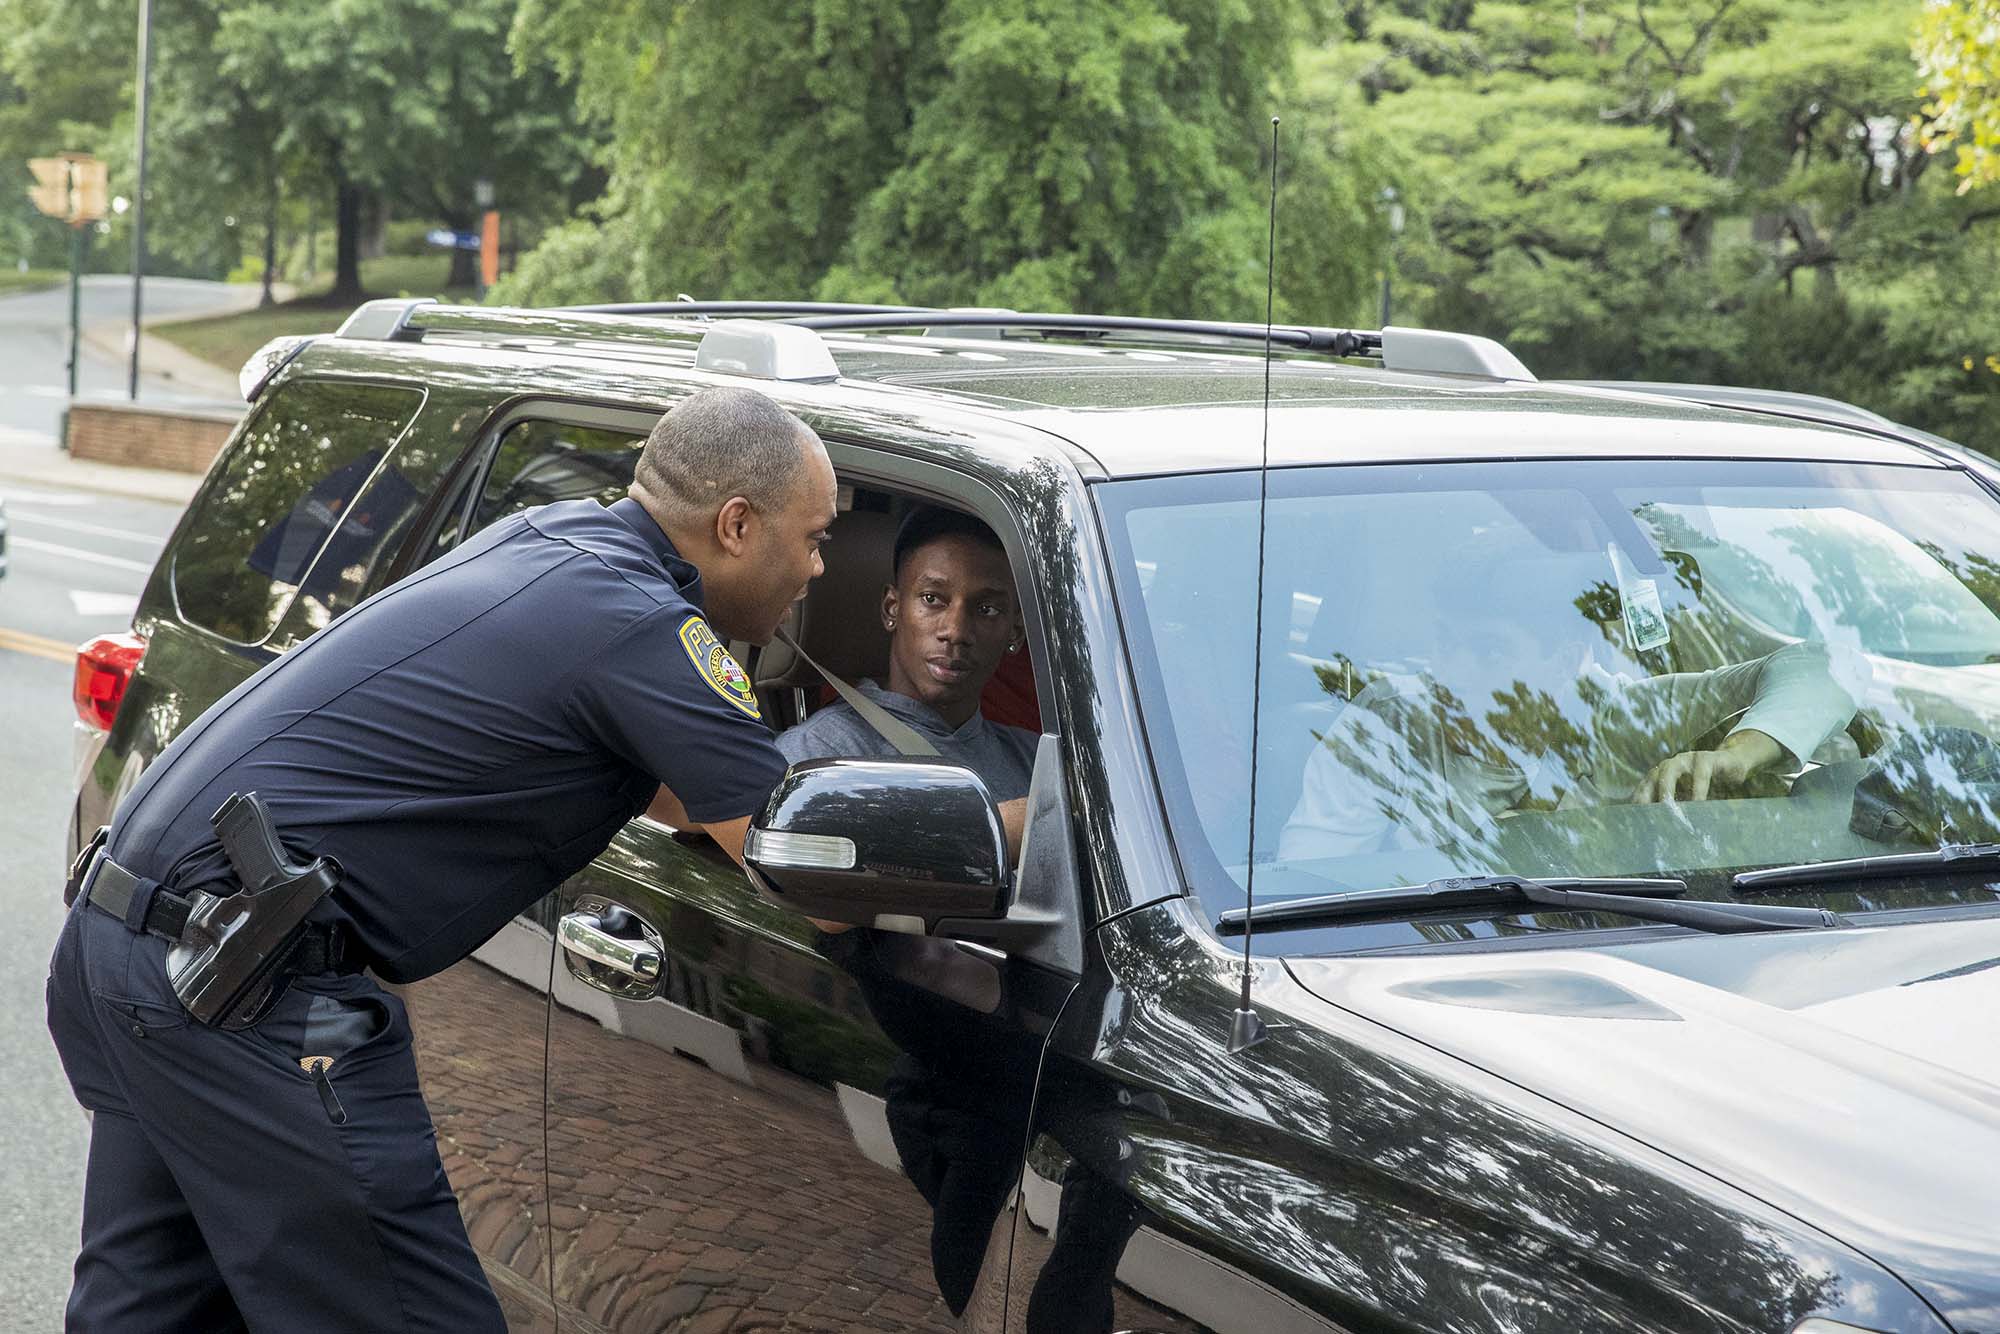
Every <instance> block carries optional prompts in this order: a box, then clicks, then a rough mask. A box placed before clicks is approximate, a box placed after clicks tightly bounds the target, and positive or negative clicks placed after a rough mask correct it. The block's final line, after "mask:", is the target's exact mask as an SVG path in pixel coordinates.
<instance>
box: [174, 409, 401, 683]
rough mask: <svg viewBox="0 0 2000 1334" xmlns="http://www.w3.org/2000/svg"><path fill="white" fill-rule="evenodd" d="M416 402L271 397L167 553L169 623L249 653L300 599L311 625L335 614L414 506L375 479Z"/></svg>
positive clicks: (385, 470) (383, 473) (384, 471)
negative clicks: (177, 621)
mask: <svg viewBox="0 0 2000 1334" xmlns="http://www.w3.org/2000/svg"><path fill="white" fill-rule="evenodd" d="M423 401H424V396H423V394H422V392H420V391H418V390H415V389H399V388H392V387H389V386H385V385H366V384H335V383H329V382H325V381H315V380H295V381H293V382H291V383H289V384H286V385H283V386H281V387H280V388H278V389H277V390H276V391H275V393H274V394H273V396H272V398H271V400H270V401H269V402H268V403H266V404H265V406H264V409H263V410H262V411H261V412H259V413H258V414H257V416H256V418H255V419H254V420H252V422H251V423H250V425H249V427H248V429H246V430H245V432H244V433H243V435H242V436H241V437H240V438H239V439H238V440H237V441H236V443H235V445H234V446H233V447H232V448H231V449H230V451H229V454H228V456H227V457H225V458H224V459H223V461H222V467H221V471H220V472H219V473H217V475H216V477H215V479H214V480H213V482H211V484H210V485H209V486H208V488H207V489H206V490H205V491H204V492H203V493H202V496H201V498H200V499H199V500H198V501H197V502H196V504H195V508H194V510H193V512H192V513H191V514H190V515H189V519H188V524H187V527H186V529H185V530H184V534H185V535H184V536H183V537H182V538H181V540H180V542H179V544H178V545H177V547H176V549H175V552H174V567H173V580H174V596H175V598H176V600H177V601H178V603H179V606H180V610H181V615H182V616H184V617H185V618H186V619H187V620H188V621H190V622H192V623H193V624H195V625H198V626H200V627H202V628H203V629H205V630H209V631H212V632H214V633H215V634H218V635H221V636H222V637H223V638H225V639H231V640H235V641H236V642H238V643H242V644H256V643H261V642H263V641H264V639H266V638H267V637H268V636H269V635H270V633H271V631H272V629H273V627H275V626H276V625H277V624H278V620H279V618H280V617H281V616H283V615H284V614H285V609H286V608H287V607H288V606H290V605H291V603H292V600H293V599H294V598H295V597H297V596H298V595H299V594H300V593H301V591H302V590H303V591H304V592H305V593H306V595H307V596H308V597H309V598H311V599H312V600H314V601H315V603H316V614H315V615H314V617H313V618H312V619H314V620H316V621H319V622H320V623H322V624H323V623H324V621H325V620H326V619H330V618H331V616H332V615H333V614H335V613H336V612H337V611H338V610H340V609H342V608H343V607H344V605H345V603H346V602H347V601H349V600H351V598H350V597H349V596H348V595H347V592H346V591H345V590H346V586H347V585H348V584H350V583H352V584H354V585H355V586H356V587H358V586H359V582H358V581H357V580H355V579H353V578H351V577H350V576H351V575H352V573H353V571H354V570H355V569H356V568H357V567H365V566H367V565H368V564H369V563H370V562H371V561H372V560H374V559H377V558H378V553H379V552H380V549H381V548H382V546H383V545H384V544H385V543H386V540H387V538H388V537H389V535H390V534H391V533H393V532H394V531H396V530H397V529H398V528H399V527H400V525H401V522H402V521H403V520H404V519H406V518H407V516H408V513H409V512H410V511H411V510H413V509H414V507H415V502H416V500H417V498H418V497H417V496H416V494H415V489H414V488H412V487H410V486H409V485H408V484H407V483H406V484H405V485H404V486H402V487H400V488H399V487H396V486H394V485H388V486H384V485H383V484H382V479H383V478H385V477H390V476H392V475H394V469H393V467H388V466H385V464H386V463H387V461H388V459H389V456H390V453H391V451H392V450H393V449H394V448H395V445H396V442H397V440H398V438H399V437H400V436H401V435H402V433H403V430H404V428H405V427H407V426H408V425H409V423H410V421H411V419H412V418H414V417H415V416H416V415H417V409H418V408H419V407H421V406H422V405H423ZM364 489H365V490H366V492H367V495H366V497H365V498H364V500H363V503H362V504H360V505H357V504H356V503H355V500H356V497H357V496H362V495H363V492H364ZM377 510H379V511H380V512H379V513H378V512H376V511H377ZM322 553H328V558H327V559H322Z"/></svg>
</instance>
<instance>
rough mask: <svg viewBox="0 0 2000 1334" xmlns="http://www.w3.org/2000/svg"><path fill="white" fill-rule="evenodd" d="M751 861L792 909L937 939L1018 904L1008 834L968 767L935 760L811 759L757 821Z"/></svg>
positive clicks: (763, 885)
mask: <svg viewBox="0 0 2000 1334" xmlns="http://www.w3.org/2000/svg"><path fill="white" fill-rule="evenodd" d="M743 861H744V864H745V865H746V866H747V867H748V868H749V871H750V878H751V880H752V881H753V882H754V883H755V884H756V886H757V888H758V889H760V890H762V891H763V892H764V893H765V894H766V895H767V896H769V897H770V898H771V899H772V900H773V901H775V902H777V903H781V904H783V905H784V906H785V907H787V908H790V909H791V910H792V911H793V912H797V913H800V914H803V915H804V916H807V917H817V918H821V919H824V920H827V921H835V922H849V923H852V924H854V925H856V926H875V927H882V928H885V929H888V930H898V931H910V932H918V931H922V932H929V931H931V930H934V929H935V928H936V927H937V925H938V923H939V922H940V921H943V920H946V919H957V920H961V921H963V920H966V919H975V920H976V919H993V918H1000V917H1004V916H1006V914H1007V905H1008V900H1009V897H1010V894H1009V890H1010V884H1009V866H1008V856H1007V833H1006V830H1005V829H1004V828H1003V827H1002V825H1001V823H1000V812H999V811H998V810H997V809H996V808H995V807H994V805H993V798H992V796H991V795H989V794H988V793H987V791H986V785H985V784H984V783H982V782H980V781H979V777H978V775H976V774H974V773H973V772H972V770H970V769H966V768H963V767H961V766H959V765H955V764H946V763H942V762H939V761H935V760H808V761H805V762H803V763H800V764H796V765H793V766H792V768H791V769H790V770H788V771H787V772H786V774H785V777H784V779H783V781H781V782H780V783H779V784H778V787H777V790H776V791H775V792H773V793H772V794H771V800H770V801H769V802H768V803H767V804H766V805H765V807H764V811H763V814H761V815H759V816H758V817H757V818H756V819H755V820H753V821H751V824H750V832H749V834H748V836H747V837H746V838H745V839H744V841H743Z"/></svg>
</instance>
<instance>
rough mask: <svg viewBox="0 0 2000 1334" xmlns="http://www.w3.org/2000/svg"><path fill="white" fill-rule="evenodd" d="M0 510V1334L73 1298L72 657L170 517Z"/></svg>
mask: <svg viewBox="0 0 2000 1334" xmlns="http://www.w3.org/2000/svg"><path fill="white" fill-rule="evenodd" d="M0 497H4V498H5V500H6V503H7V516H8V519H9V520H10V522H11V526H12V532H11V534H10V540H9V542H8V548H9V556H10V562H9V563H10V566H11V568H10V570H9V572H8V574H7V576H6V578H5V579H0V710H3V711H4V713H0V716H4V717H5V719H6V725H5V726H4V727H0V791H5V792H6V793H7V794H8V800H6V801H4V802H0V913H4V919H5V921H6V923H7V926H6V929H5V930H0V1070H5V1071H6V1072H7V1077H6V1078H5V1079H0V1163H4V1164H5V1167H4V1169H0V1181H4V1182H5V1185H4V1187H0V1236H4V1237H5V1238H6V1239H7V1243H6V1245H5V1246H0V1329H9V1330H12V1329H52V1328H55V1327H56V1325H57V1324H58V1323H59V1321H60V1315H59V1313H60V1311H61V1310H62V1302H63V1298H64V1295H65V1294H66V1293H67V1292H68V1290H69V1264H70V1260H71V1259H72V1258H73V1256H74V1253H75V1249H76V1237H77V1224H78V1220H79V1212H80V1205H81V1201H82V1191H83V1158H84V1149H85V1145H86V1137H85V1122H84V1118H83V1113H82V1111H81V1110H80V1109H79V1108H78V1107H77V1105H76V1103H75V1101H74V1100H73V1099H72V1098H71V1097H70V1093H69V1086H68V1084H67V1083H65V1082H64V1079H63V1075H62V1068H61V1066H60V1065H59V1064H58V1063H57V1060H56V1055H55V1049H54V1048H53V1047H52V1046H51V1045H50V1043H49V1037H48V1031H47V1029H46V1027H45V1026H44V1024H43V1019H42V1010H43V996H42V983H43V979H44V978H45V977H46V976H47V972H48V969H47V964H48V955H49V949H50V946H51V945H52V944H53V942H54V940H55V935H56V931H57V929H58V928H59V927H60V926H61V925H62V873H63V869H64V866H63V862H64V855H65V846H64V843H65V839H64V835H65V831H66V828H67V820H68V817H69V809H70V798H71V793H72V791H73V782H72V775H71V764H72V752H73V743H72V738H71V734H72V730H73V729H72V720H73V719H74V718H75V717H76V713H75V710H74V708H73V707H72V705H71V703H70V681H71V677H72V675H73V672H74V668H75V661H76V659H75V652H74V650H75V646H76V645H77V644H79V643H81V642H83V641H84V640H86V639H89V638H91V637H93V636H95V635H99V634H103V633H105V632H107V631H113V630H122V629H124V628H126V627H127V626H128V625H129V624H130V622H131V615H132V605H133V603H134V601H135V600H136V599H137V597H138V593H139V589H140V586H141V585H142V584H143V583H144V582H145V578H146V571H147V570H149V569H151V567H152V563H153V560H154V558H155V557H157V555H158V554H159V550H160V545H161V542H162V541H163V539H164V538H165V537H166V535H167V533H168V531H169V530H170V529H171V528H172V527H173V524H174V522H175V520H176V519H177V518H178V517H179V512H178V510H176V509H175V508H174V507H173V506H171V505H162V504H156V503H152V502H148V501H139V500H124V499H115V498H111V497H105V496H95V495H88V494H84V493H81V492H65V491H55V490H41V489H29V488H26V487H21V486H15V485H12V484H10V483H8V482H6V481H4V480H0Z"/></svg>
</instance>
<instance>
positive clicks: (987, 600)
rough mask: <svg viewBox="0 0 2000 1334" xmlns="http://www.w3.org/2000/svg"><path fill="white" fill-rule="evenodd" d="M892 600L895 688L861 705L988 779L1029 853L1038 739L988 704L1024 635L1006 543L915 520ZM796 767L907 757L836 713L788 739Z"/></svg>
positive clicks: (895, 570) (939, 518)
mask: <svg viewBox="0 0 2000 1334" xmlns="http://www.w3.org/2000/svg"><path fill="white" fill-rule="evenodd" d="M889 575H890V579H889V583H888V586H887V587H885V588H884V589H883V590H882V628H883V629H884V630H886V631H888V633H889V671H888V680H887V681H886V682H885V683H884V684H881V685H878V684H876V683H875V682H873V681H862V682H860V683H859V685H858V686H857V688H858V689H859V690H860V691H861V693H862V694H863V695H865V696H867V697H868V698H869V699H870V700H872V701H874V702H875V703H876V704H877V705H879V706H881V707H882V708H883V709H886V710H887V711H888V712H889V713H890V714H892V715H894V716H895V717H896V718H898V719H900V720H901V721H903V722H905V723H907V724H909V725H910V726H911V727H913V728H915V729H916V730H917V732H918V733H920V734H921V735H922V736H923V737H924V738H925V739H926V740H928V741H929V742H930V743H931V744H932V745H933V746H935V747H936V748H937V751H938V753H939V754H940V755H942V756H943V757H944V758H946V759H948V760H951V761H952V762H954V763H956V764H962V765H964V766H965V767H966V768H968V769H970V770H972V771H973V772H974V773H976V774H978V775H979V777H980V778H981V779H982V780H983V781H984V782H985V784H986V790H987V791H988V792H990V793H992V794H993V799H994V801H995V802H997V803H999V806H1000V818H1001V823H1002V824H1004V825H1005V826H1006V828H1007V842H1008V846H1009V847H1011V848H1013V849H1015V850H1016V851H1018V850H1019V848H1020V842H1021V822H1022V818H1023V813H1024V811H1025V810H1026V806H1027V800H1026V799H1027V795H1028V778H1029V776H1030V774H1031V773H1032V772H1033V770H1034V767H1035V745H1036V740H1037V738H1036V736H1035V734H1034V733H1033V732H1030V731H1028V730H1027V729H1025V728H1020V727H1009V726H1006V725H1005V724H1001V723H993V722H989V721H987V720H986V719H985V718H984V717H982V716H981V715H980V712H979V700H980V694H981V692H983V691H984V690H985V689H986V683H987V682H988V681H990V680H992V679H993V674H994V673H995V672H997V671H999V670H1000V664H1001V663H1002V662H1003V661H1004V660H1005V659H1006V657H1007V655H1008V654H1010V653H1019V652H1020V651H1021V645H1022V636H1023V634H1024V631H1023V630H1022V626H1021V611H1020V603H1019V602H1018V600H1017V599H1016V598H1015V596H1014V579H1013V575H1012V574H1011V573H1010V572H1009V571H1008V569H1007V552H1006V550H1005V548H1003V547H1002V546H1001V545H1000V539H999V538H998V537H996V536H994V534H993V530H992V529H991V528H988V527H987V526H986V525H985V524H983V523H981V522H980V521H979V520H977V519H975V518H973V517H971V516H970V515H967V514H960V513H959V512H957V511H956V510H947V509H939V508H935V507H930V506H925V507H922V508H919V509H916V510H912V511H911V512H910V515H909V517H908V518H906V519H905V520H904V521H903V523H902V526H901V527H900V528H898V529H897V530H896V541H895V546H894V554H893V556H892V557H891V569H890V571H889ZM778 749H779V750H780V751H782V752H784V756H785V758H786V759H787V760H789V761H791V762H793V763H797V762H798V761H800V760H806V759H819V758H823V757H826V756H894V755H896V754H897V750H896V747H895V745H894V744H893V743H891V742H890V741H888V740H887V739H886V738H884V737H883V736H882V734H881V733H879V732H877V731H876V730H875V729H874V728H873V727H871V726H870V725H869V724H868V722H867V720H866V719H864V718H863V717H862V716H861V715H860V714H859V713H857V712H855V711H854V709H853V708H851V707H849V706H848V705H847V704H845V703H836V704H831V705H828V706H827V707H826V708H824V709H821V710H820V711H819V712H817V713H815V714H813V716H812V717H810V718H808V719H806V721H804V722H802V723H800V724H799V725H798V726H796V727H794V728H791V729H790V730H789V731H786V732H785V733H783V734H782V735H780V736H779V737H778Z"/></svg>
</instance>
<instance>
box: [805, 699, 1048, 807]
mask: <svg viewBox="0 0 2000 1334" xmlns="http://www.w3.org/2000/svg"><path fill="white" fill-rule="evenodd" d="M857 688H858V689H859V690H860V691H861V693H862V694H864V695H866V696H867V697H868V698H869V699H871V700H874V701H875V702H876V703H877V704H880V705H881V706H882V707H883V708H885V709H887V710H888V711H889V712H890V713H892V714H894V715H895V716H896V717H898V718H900V719H902V720H903V721H904V722H906V723H908V724H909V725H910V726H911V727H914V728H915V729H916V730H917V731H918V732H919V733H921V734H922V735H923V737H924V739H925V740H926V741H929V742H930V743H931V744H932V745H933V746H936V747H937V748H938V753H939V754H940V755H942V756H943V757H944V758H945V759H947V760H950V761H951V762H952V763H954V764H962V765H964V766H965V767H966V768H968V769H970V770H972V772H974V773H976V774H978V775H979V778H980V781H981V782H983V783H985V784H986V790H987V791H988V792H990V793H992V794H993V800H995V801H1012V800H1014V799H1015V798H1016V797H1025V796H1027V795H1028V778H1029V775H1030V774H1032V773H1033V772H1034V767H1035V746H1036V743H1037V742H1038V741H1039V740H1040V738H1038V737H1037V736H1036V735H1035V734H1034V733H1033V732H1030V731H1028V730H1027V729H1026V728H1024V727H1008V726H1006V725H1005V724H1002V723H989V722H987V721H986V719H984V718H982V717H980V716H979V715H978V714H976V713H975V714H973V715H972V717H971V718H970V719H968V720H967V721H966V722H965V724H964V725H963V726H961V727H958V728H955V729H954V728H953V727H951V726H950V725H949V724H947V723H946V722H945V720H944V719H942V718H940V717H938V716H937V714H935V713H933V712H932V711H931V709H930V707H929V706H928V705H925V704H922V703H920V702H918V701H917V700H914V699H911V698H910V697H909V696H907V695H898V694H895V693H893V692H891V691H887V690H884V689H882V687H880V686H878V685H876V684H875V683H874V682H873V681H863V682H861V683H860V684H859V686H858V687H857ZM778 749H779V750H780V751H782V752H783V753H784V756H785V761H786V763H788V764H797V763H798V762H799V761H800V760H821V759H829V758H838V759H879V758H885V757H894V756H895V754H896V748H895V747H894V746H892V745H890V744H889V743H888V742H887V741H886V740H884V739H883V738H882V735H881V734H880V733H879V732H877V731H876V730H875V729H874V728H872V727H870V726H869V725H868V724H867V723H866V722H864V721H862V718H861V715H860V714H858V713H856V712H855V711H854V710H853V709H852V708H850V707H849V706H848V705H847V704H846V703H844V702H835V703H833V704H829V705H827V706H826V707H825V708H823V709H821V710H820V711H819V712H818V713H815V714H814V715H813V716H812V717H810V718H808V719H806V720H805V721H804V722H802V723H800V724H799V725H798V726H797V727H794V728H790V729H788V730H787V731H785V732H782V733H780V734H779V736H778Z"/></svg>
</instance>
